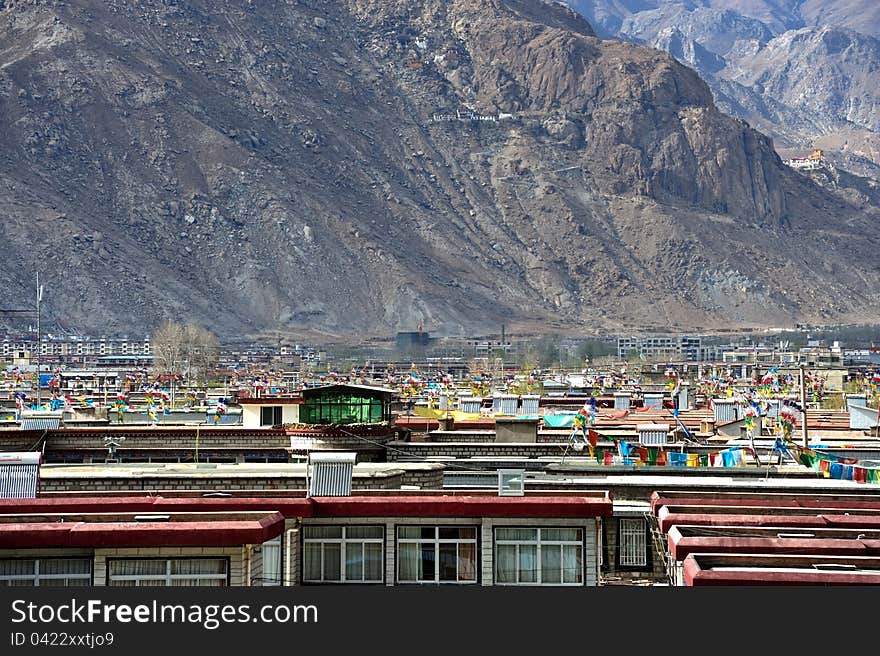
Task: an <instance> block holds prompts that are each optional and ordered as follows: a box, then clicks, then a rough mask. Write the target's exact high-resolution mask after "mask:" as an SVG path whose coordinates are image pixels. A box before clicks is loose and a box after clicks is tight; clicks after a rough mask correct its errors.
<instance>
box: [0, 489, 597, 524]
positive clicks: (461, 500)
mask: <svg viewBox="0 0 880 656" xmlns="http://www.w3.org/2000/svg"><path fill="white" fill-rule="evenodd" d="M163 510H164V511H166V512H186V511H196V512H198V511H202V512H206V511H211V510H214V511H233V510H238V511H259V510H265V511H267V512H272V511H278V512H280V513H281V514H282V515H283V516H284V517H287V518H293V517H610V516H611V514H612V511H613V505H612V502H611V498H610V496H609V495H608V494H605V496H589V495H585V496H543V495H542V496H534V497H530V496H524V497H489V496H482V497H481V496H439V497H438V496H428V495H425V496H377V497H366V496H351V497H314V498H310V499H305V498H293V497H229V498H205V497H202V498H186V497H170V498H165V497H81V498H73V499H65V498H37V499H3V500H0V514H3V513H15V514H24V513H38V512H44V513H45V512H49V513H51V512H57V513H71V512H82V513H86V512H144V511H149V512H161V511H163Z"/></svg>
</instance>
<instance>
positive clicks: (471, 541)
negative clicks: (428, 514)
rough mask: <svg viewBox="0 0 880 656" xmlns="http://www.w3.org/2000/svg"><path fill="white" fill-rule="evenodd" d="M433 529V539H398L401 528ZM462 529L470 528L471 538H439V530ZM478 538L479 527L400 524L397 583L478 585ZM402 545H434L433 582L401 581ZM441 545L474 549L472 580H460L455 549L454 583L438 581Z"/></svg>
mask: <svg viewBox="0 0 880 656" xmlns="http://www.w3.org/2000/svg"><path fill="white" fill-rule="evenodd" d="M414 527H415V528H420V529H422V528H433V529H434V537H433V538H402V537H400V529H402V528H414ZM447 528H454V529H463V528H470V529H473V531H474V537H473V538H440V529H447ZM479 536H480V527H479V526H477V525H474V524H445V525H444V524H428V525H426V524H401V525H399V526H397V553H396V561H397V582H398V583H404V584H416V585H418V584H421V585H425V584H428V585H432V584H440V585H442V584H452V585H475V584H477V583H479V580H480V545H479ZM402 544H418V545H426V544H429V545H430V544H433V545H434V578H433V580H420V581H411V580H402V579H401V578H400V563H401V558H400V545H402ZM441 544H455V545H462V544H466V545H473V547H474V578H473V580H471V579H464V580H462V578H461V567H460V561H459V558H460V556H459V552H458V549H457V548H456V563H455V581H441V580H440V545H441Z"/></svg>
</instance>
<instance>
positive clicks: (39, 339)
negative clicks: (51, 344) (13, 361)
mask: <svg viewBox="0 0 880 656" xmlns="http://www.w3.org/2000/svg"><path fill="white" fill-rule="evenodd" d="M42 300H43V288H42V287H41V286H40V272H39V271H37V407H38V408H39V407H40V406H41V405H42V392H41V390H40V387H41V385H40V349H41V348H42V345H43V336H42V333H41V332H40V302H41V301H42Z"/></svg>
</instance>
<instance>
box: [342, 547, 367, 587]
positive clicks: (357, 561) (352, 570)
mask: <svg viewBox="0 0 880 656" xmlns="http://www.w3.org/2000/svg"><path fill="white" fill-rule="evenodd" d="M363 578H364V557H363V545H362V544H359V543H355V544H351V543H348V544H346V545H345V580H346V581H362V580H363Z"/></svg>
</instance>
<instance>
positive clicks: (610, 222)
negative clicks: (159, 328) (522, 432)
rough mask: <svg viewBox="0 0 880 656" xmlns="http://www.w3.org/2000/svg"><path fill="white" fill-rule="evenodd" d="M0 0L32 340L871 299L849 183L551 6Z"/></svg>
mask: <svg viewBox="0 0 880 656" xmlns="http://www.w3.org/2000/svg"><path fill="white" fill-rule="evenodd" d="M0 4H2V9H0V35H2V39H0V115H2V119H3V125H4V130H3V131H0V213H2V216H3V237H4V239H3V242H2V243H3V252H4V256H5V258H4V259H5V263H6V266H4V267H3V268H2V269H0V283H2V285H0V290H2V291H0V294H2V302H3V303H4V304H5V305H6V306H7V307H9V306H16V305H23V304H25V303H26V302H28V301H26V300H24V299H29V298H30V297H31V296H32V292H31V289H32V280H33V272H35V271H37V270H40V271H41V273H42V279H43V280H45V282H46V286H47V291H46V294H45V297H44V312H45V315H46V316H45V322H46V323H47V324H49V325H55V326H57V325H63V326H67V327H69V328H71V329H75V330H88V331H91V332H98V333H101V332H105V333H113V332H122V331H142V330H144V329H147V330H149V329H151V328H153V327H154V326H156V325H157V324H158V323H160V321H161V320H163V319H165V318H172V319H180V318H185V319H187V320H194V321H197V322H200V323H203V324H205V325H208V326H209V327H211V328H212V329H214V330H215V331H217V332H218V333H219V334H220V335H221V337H227V338H228V337H230V336H233V335H254V334H266V333H273V334H295V333H302V332H305V331H319V332H323V333H332V334H338V335H348V336H360V337H365V336H369V335H387V334H389V333H391V332H392V331H395V330H408V329H413V327H414V326H416V325H417V324H418V323H420V322H421V323H422V324H423V325H424V326H425V328H426V329H428V330H430V331H431V332H432V333H435V334H437V333H439V334H442V333H447V334H461V333H466V332H475V331H483V330H489V329H495V328H496V327H497V326H498V325H499V324H500V323H501V322H505V323H506V324H507V325H508V327H509V329H510V330H511V331H513V330H520V331H534V332H539V331H543V330H556V331H560V332H571V333H575V332H577V333H581V334H582V333H584V332H588V331H593V330H599V329H606V330H609V329H610V330H613V329H620V328H622V327H625V328H626V329H627V330H631V329H633V328H635V327H640V328H646V329H651V328H653V329H664V330H668V329H677V328H681V329H685V330H697V329H701V328H712V327H728V326H730V325H731V324H737V325H778V324H780V323H787V322H791V321H795V320H802V321H803V320H806V321H821V322H828V321H832V320H839V321H863V320H866V319H867V318H869V317H872V316H874V315H875V313H876V312H877V310H878V305H880V302H878V300H877V298H876V295H875V294H873V293H871V292H872V290H873V289H874V287H875V286H876V284H877V283H878V281H880V257H878V256H877V253H878V248H877V246H878V244H877V242H878V237H877V236H876V230H874V229H873V226H874V223H875V222H876V220H877V219H878V211H877V209H876V207H874V205H873V204H872V202H873V201H871V196H870V193H869V192H868V191H864V190H858V189H856V190H855V191H853V192H852V193H851V194H850V195H849V196H846V195H841V194H839V193H837V192H836V191H834V190H832V191H829V189H830V188H831V187H827V186H822V185H821V184H817V182H815V181H813V180H811V179H810V178H808V177H806V176H804V175H801V174H799V173H797V172H795V171H793V170H792V169H790V168H788V167H786V166H785V165H784V164H783V163H782V162H781V160H780V159H779V157H778V156H777V154H776V153H775V152H774V150H773V146H772V144H771V142H770V140H769V139H768V138H766V137H765V136H763V135H762V134H760V133H758V132H756V131H754V130H753V129H751V128H749V127H748V126H747V125H746V124H745V123H743V122H742V121H740V120H737V119H733V118H730V117H728V116H726V115H724V114H723V113H721V111H719V109H718V108H717V107H716V106H715V104H714V102H713V98H712V93H711V91H710V89H709V88H708V87H707V86H706V84H705V83H704V82H703V81H701V80H700V78H699V77H698V75H697V74H696V73H694V72H693V71H692V70H690V69H689V68H687V67H685V66H684V65H682V64H680V63H679V62H677V61H676V60H675V59H674V58H673V57H672V56H670V55H668V54H666V53H663V52H660V51H658V50H655V49H651V48H648V47H643V46H639V45H634V44H631V43H624V42H621V41H606V40H600V39H598V38H597V37H596V36H595V35H594V32H593V29H592V27H591V26H590V25H589V24H588V22H587V21H585V20H584V19H583V18H581V17H580V16H579V15H577V14H576V13H575V12H573V11H571V10H569V9H566V8H565V7H563V6H562V5H559V4H544V3H541V2H539V1H538V0H286V1H282V0H278V1H275V2H268V1H267V2H262V1H260V2H257V1H250V0H214V1H211V2H208V1H207V0H125V1H122V0H78V1H77V2H62V1H60V0H57V1H56V0H30V1H24V0H16V1H11V0H5V1H4V2H3V3H0ZM693 52H698V50H697V49H696V48H694V49H693ZM856 186H857V185H856ZM850 187H852V185H850Z"/></svg>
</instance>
